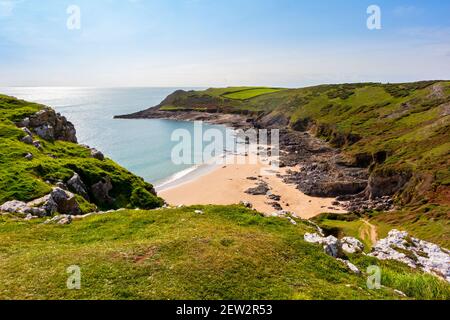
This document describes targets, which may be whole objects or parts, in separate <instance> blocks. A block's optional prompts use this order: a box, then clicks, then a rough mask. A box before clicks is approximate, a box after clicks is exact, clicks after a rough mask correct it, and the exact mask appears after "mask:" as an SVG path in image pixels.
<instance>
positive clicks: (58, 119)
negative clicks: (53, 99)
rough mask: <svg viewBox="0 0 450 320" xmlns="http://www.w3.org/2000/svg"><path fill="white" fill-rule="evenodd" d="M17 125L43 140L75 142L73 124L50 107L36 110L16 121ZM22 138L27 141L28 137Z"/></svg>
mask: <svg viewBox="0 0 450 320" xmlns="http://www.w3.org/2000/svg"><path fill="white" fill-rule="evenodd" d="M17 125H18V126H19V127H20V128H24V130H25V129H27V130H29V132H30V133H31V132H33V133H34V134H36V135H37V136H39V137H41V138H42V139H44V140H48V141H54V140H62V141H69V142H74V143H76V142H77V137H76V130H75V127H74V125H73V124H72V123H71V122H69V121H67V119H66V117H64V116H62V115H61V114H59V113H56V112H55V110H53V109H50V108H45V109H42V110H40V111H38V112H37V113H35V114H34V115H32V116H30V117H28V118H25V119H24V120H22V121H21V122H19V123H17ZM29 135H30V134H29ZM24 139H27V142H26V143H28V142H29V141H28V140H29V138H26V137H25V138H24Z"/></svg>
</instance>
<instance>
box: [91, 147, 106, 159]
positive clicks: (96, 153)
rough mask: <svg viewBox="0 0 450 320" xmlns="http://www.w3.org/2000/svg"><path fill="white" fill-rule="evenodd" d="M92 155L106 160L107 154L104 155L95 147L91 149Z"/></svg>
mask: <svg viewBox="0 0 450 320" xmlns="http://www.w3.org/2000/svg"><path fill="white" fill-rule="evenodd" d="M91 157H92V158H94V159H97V160H100V161H103V160H105V156H104V155H103V153H101V152H100V151H98V150H97V149H94V148H93V149H91Z"/></svg>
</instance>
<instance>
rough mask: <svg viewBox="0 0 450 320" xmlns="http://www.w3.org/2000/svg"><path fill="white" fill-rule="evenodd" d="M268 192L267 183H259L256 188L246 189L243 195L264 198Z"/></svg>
mask: <svg viewBox="0 0 450 320" xmlns="http://www.w3.org/2000/svg"><path fill="white" fill-rule="evenodd" d="M269 190H270V188H269V185H268V184H267V182H264V181H260V182H259V183H258V185H257V186H256V187H254V188H250V189H248V190H247V191H245V193H247V194H251V195H254V196H263V195H264V196H265V195H266V194H267V192H268V191H269Z"/></svg>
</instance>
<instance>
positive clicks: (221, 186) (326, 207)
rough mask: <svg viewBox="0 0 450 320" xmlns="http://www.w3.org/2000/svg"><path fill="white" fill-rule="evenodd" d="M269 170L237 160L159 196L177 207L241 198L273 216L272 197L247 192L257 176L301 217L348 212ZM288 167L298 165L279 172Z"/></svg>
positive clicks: (227, 201)
mask: <svg viewBox="0 0 450 320" xmlns="http://www.w3.org/2000/svg"><path fill="white" fill-rule="evenodd" d="M240 157H244V156H240ZM244 160H245V159H244ZM241 161H243V159H241ZM265 169H266V170H269V171H270V170H271V167H270V166H269V165H268V164H266V163H263V162H261V161H258V163H257V164H255V163H249V161H247V163H246V164H238V163H233V164H231V165H230V164H228V165H223V166H218V167H217V168H215V169H214V170H212V171H211V172H209V173H206V174H204V175H202V176H199V177H197V178H195V179H194V180H192V181H188V182H184V183H181V184H179V185H176V186H174V187H171V188H169V189H166V190H162V191H160V192H159V195H160V196H161V197H163V198H164V199H165V200H166V201H167V202H168V203H169V204H170V205H174V206H178V205H195V204H202V205H207V204H216V205H230V204H238V203H239V202H240V201H248V202H250V203H251V204H252V205H253V208H255V209H256V210H258V211H259V212H262V213H264V214H268V215H269V214H271V213H274V212H276V211H277V210H276V209H274V208H273V207H272V206H271V205H270V203H271V202H274V201H273V200H271V199H269V198H268V196H266V195H250V194H247V193H245V191H246V190H248V189H249V188H253V187H255V186H257V184H258V181H255V180H250V179H248V178H249V177H253V178H258V179H259V180H262V181H265V182H266V183H267V184H268V185H269V187H270V189H271V190H270V191H271V193H272V194H275V195H279V196H281V200H280V201H278V203H279V204H280V205H281V206H282V208H283V210H286V211H290V212H293V213H294V214H295V215H296V216H298V217H301V218H305V219H309V218H312V217H314V216H316V215H318V214H320V213H323V212H335V213H344V212H345V211H344V210H342V209H340V208H334V207H333V205H332V203H333V201H334V200H335V199H334V198H316V197H310V196H307V195H305V194H304V193H302V192H301V191H300V190H298V189H297V188H296V187H295V185H291V184H286V183H284V182H283V181H282V179H281V178H280V177H278V176H277V175H276V174H264V170H265ZM288 169H291V170H295V168H283V169H279V172H278V173H281V174H283V173H284V172H285V171H286V170H288ZM297 170H298V168H297Z"/></svg>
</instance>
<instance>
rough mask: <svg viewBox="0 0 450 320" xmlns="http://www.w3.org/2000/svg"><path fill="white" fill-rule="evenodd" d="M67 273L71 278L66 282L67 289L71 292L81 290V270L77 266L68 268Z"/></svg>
mask: <svg viewBox="0 0 450 320" xmlns="http://www.w3.org/2000/svg"><path fill="white" fill-rule="evenodd" d="M66 272H67V273H68V274H69V277H68V278H67V281H66V286H67V289H69V290H80V289H81V268H80V267H79V266H76V265H72V266H70V267H68V268H67V270H66Z"/></svg>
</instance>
